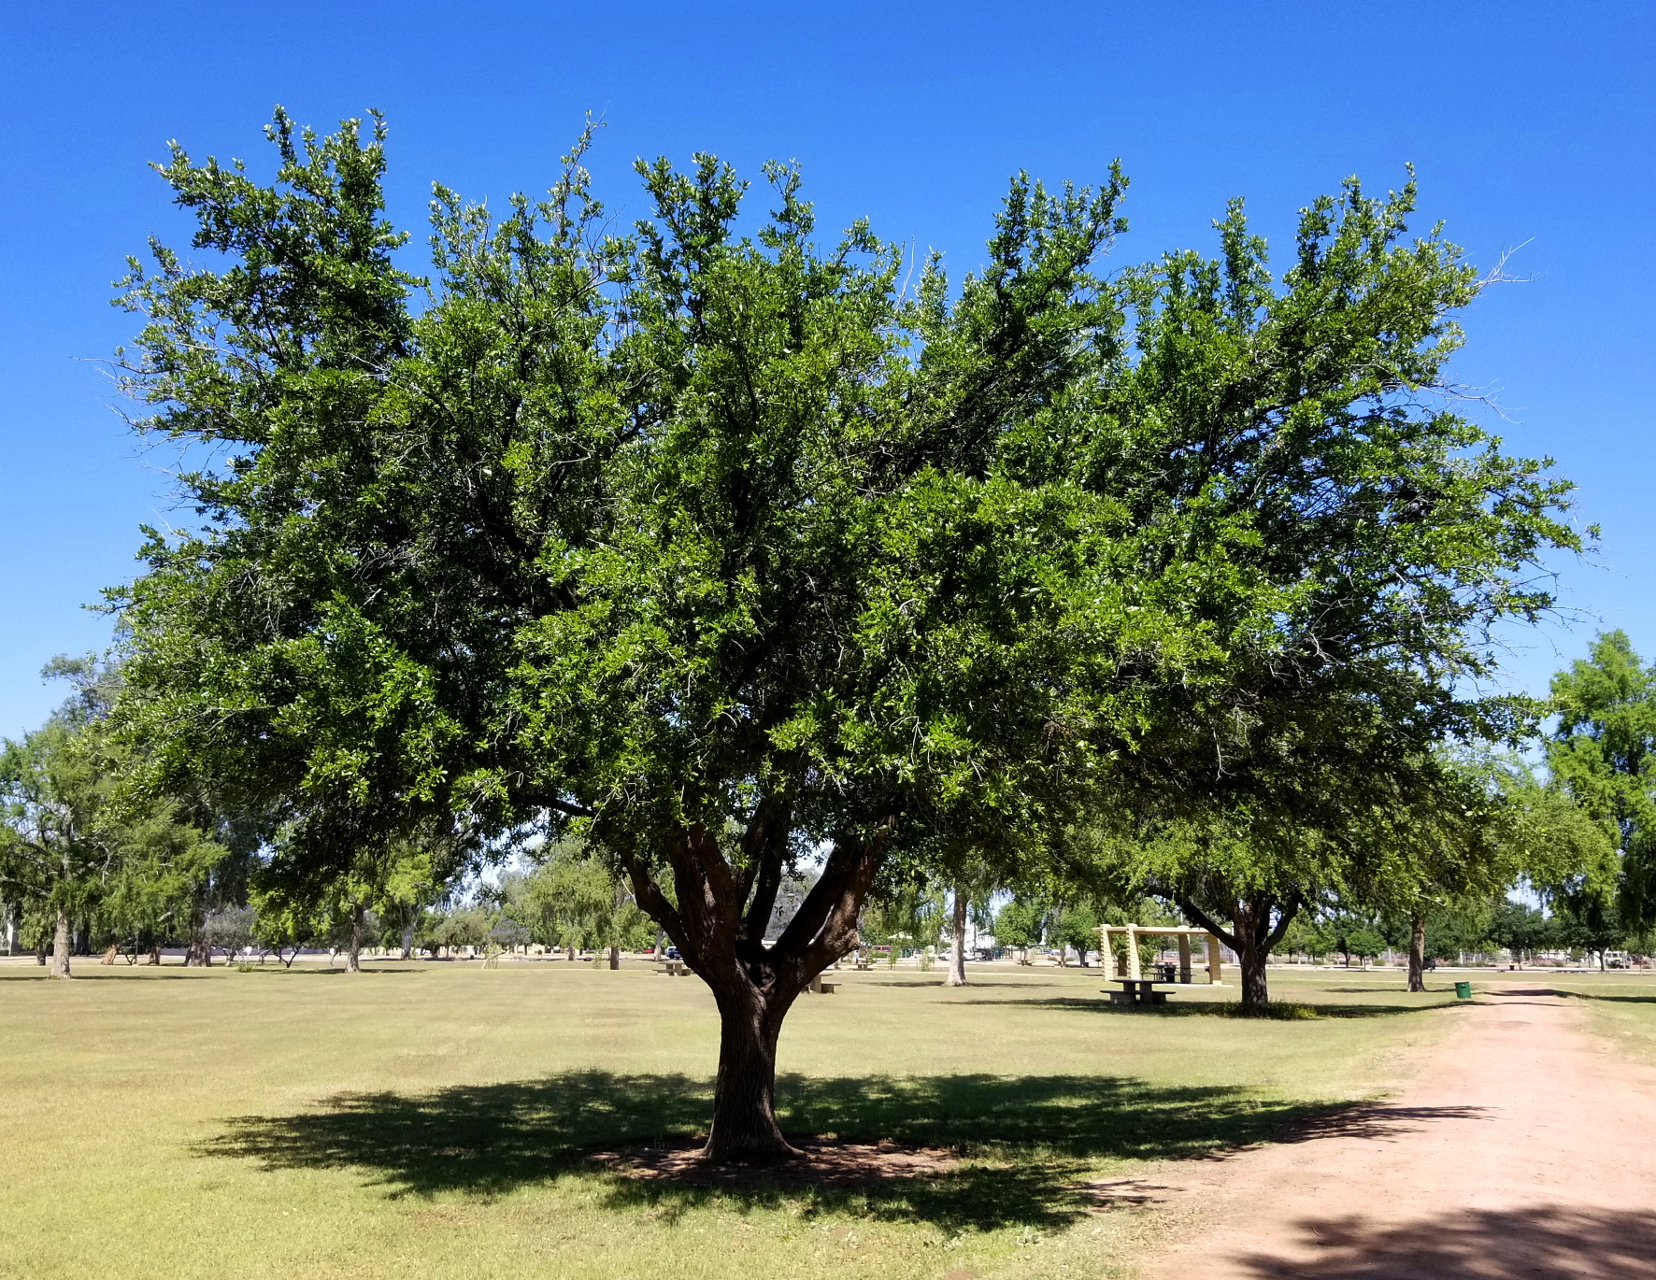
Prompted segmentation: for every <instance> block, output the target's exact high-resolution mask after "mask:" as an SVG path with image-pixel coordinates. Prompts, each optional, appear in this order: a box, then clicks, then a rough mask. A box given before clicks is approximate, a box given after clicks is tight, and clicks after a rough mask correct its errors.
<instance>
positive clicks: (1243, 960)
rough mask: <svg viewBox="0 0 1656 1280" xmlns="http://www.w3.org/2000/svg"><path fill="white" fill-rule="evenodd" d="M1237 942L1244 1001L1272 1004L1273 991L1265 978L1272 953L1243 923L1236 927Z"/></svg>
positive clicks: (1237, 959) (1254, 1003)
mask: <svg viewBox="0 0 1656 1280" xmlns="http://www.w3.org/2000/svg"><path fill="white" fill-rule="evenodd" d="M1236 943H1237V945H1236V947H1235V951H1236V963H1237V967H1238V968H1239V969H1240V970H1241V971H1242V1003H1243V1004H1244V1005H1266V1004H1270V1003H1271V992H1270V988H1269V986H1268V984H1267V982H1266V978H1265V961H1266V959H1267V957H1268V956H1269V954H1270V953H1269V952H1267V951H1265V950H1264V949H1263V948H1261V947H1260V946H1259V944H1258V943H1257V942H1255V940H1254V936H1253V931H1252V930H1251V929H1244V928H1242V927H1241V925H1238V926H1237V929H1236Z"/></svg>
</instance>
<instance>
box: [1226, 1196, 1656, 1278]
mask: <svg viewBox="0 0 1656 1280" xmlns="http://www.w3.org/2000/svg"><path fill="white" fill-rule="evenodd" d="M1297 1225H1298V1227H1299V1229H1300V1232H1301V1234H1302V1238H1303V1242H1304V1244H1306V1245H1307V1246H1309V1247H1310V1248H1311V1249H1312V1250H1314V1252H1315V1260H1314V1261H1313V1262H1311V1263H1310V1264H1308V1266H1307V1268H1306V1269H1304V1270H1302V1269H1300V1268H1298V1267H1295V1266H1294V1265H1293V1264H1292V1263H1289V1262H1286V1261H1285V1260H1284V1259H1282V1258H1280V1257H1277V1256H1274V1255H1266V1254H1255V1255H1252V1256H1247V1257H1244V1258H1242V1259H1241V1260H1240V1261H1241V1264H1242V1266H1243V1268H1244V1269H1245V1270H1246V1272H1247V1274H1249V1275H1257V1276H1282V1275H1299V1274H1315V1275H1317V1276H1319V1277H1322V1278H1323V1280H1419V1277H1422V1276H1481V1277H1485V1278H1486V1280H1520V1278H1521V1280H1536V1277H1543V1278H1544V1280H1545V1278H1550V1277H1563V1276H1572V1277H1588V1278H1591V1280H1623V1278H1624V1277H1631V1276H1650V1275H1656V1262H1653V1261H1652V1259H1656V1213H1639V1212H1617V1211H1612V1210H1590V1209H1589V1210H1582V1209H1568V1208H1563V1207H1559V1206H1553V1205H1536V1206H1533V1207H1529V1208H1525V1209H1522V1210H1510V1211H1507V1210H1493V1209H1481V1210H1470V1211H1467V1212H1464V1213H1459V1214H1454V1215H1440V1216H1438V1217H1434V1218H1432V1219H1431V1220H1430V1221H1425V1222H1414V1223H1408V1224H1404V1225H1401V1226H1399V1225H1396V1224H1384V1223H1371V1222H1369V1221H1367V1220H1365V1219H1364V1218H1361V1217H1349V1218H1336V1219H1326V1220H1320V1221H1305V1222H1301V1223H1299V1224H1297Z"/></svg>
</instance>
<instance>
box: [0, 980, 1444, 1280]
mask: <svg viewBox="0 0 1656 1280" xmlns="http://www.w3.org/2000/svg"><path fill="white" fill-rule="evenodd" d="M80 972H81V973H82V974H83V975H84V976H82V977H80V978H77V979H76V980H75V981H73V982H70V983H67V984H62V983H52V982H49V981H45V980H42V979H38V978H37V974H38V973H39V970H37V969H36V968H35V967H34V966H33V965H32V964H22V965H14V964H0V1082H3V1083H0V1089H3V1094H0V1097H3V1098H4V1107H3V1109H0V1179H3V1185H4V1193H3V1195H4V1199H3V1202H0V1203H3V1205H4V1210H3V1211H0V1275H5V1276H39V1275H51V1274H78V1275H83V1276H134V1277H148V1276H156V1275H169V1276H202V1277H215V1280H216V1278H218V1277H222V1276H225V1275H235V1276H238V1277H241V1276H271V1277H278V1276H279V1277H283V1278H284V1280H291V1278H292V1277H295V1276H357V1275H360V1276H365V1277H366V1276H373V1277H381V1276H384V1277H395V1276H409V1277H421V1278H422V1280H426V1278H429V1277H436V1276H442V1277H444V1280H449V1278H450V1277H470V1276H479V1277H481V1276H500V1275H507V1274H512V1275H536V1276H541V1275H545V1276H557V1277H572V1278H582V1277H592V1278H593V1280H599V1278H602V1280H627V1278H628V1277H639V1278H640V1280H643V1278H648V1280H688V1278H693V1277H728V1276H744V1277H746V1276H763V1277H767V1278H769V1277H786V1276H802V1277H803V1276H812V1277H815V1276H822V1275H830V1274H831V1275H834V1276H846V1277H863V1276H866V1277H870V1280H873V1278H875V1277H878V1278H880V1280H905V1278H906V1277H927V1278H930V1277H941V1276H945V1275H948V1274H950V1273H951V1272H967V1271H970V1272H973V1273H975V1274H976V1276H978V1277H981V1278H982V1280H991V1278H992V1277H996V1276H1003V1275H1004V1276H1020V1277H1022V1276H1029V1277H1043V1276H1062V1275H1071V1274H1073V1275H1087V1276H1097V1275H1107V1274H1111V1273H1112V1272H1117V1271H1121V1270H1122V1269H1124V1268H1128V1267H1130V1264H1131V1259H1132V1257H1133V1255H1134V1254H1135V1252H1137V1251H1138V1250H1139V1249H1140V1248H1141V1247H1142V1246H1143V1245H1144V1244H1145V1242H1146V1241H1147V1240H1150V1239H1152V1238H1154V1236H1155V1234H1156V1233H1157V1232H1158V1231H1159V1230H1161V1229H1162V1228H1161V1226H1160V1225H1159V1219H1158V1218H1157V1217H1156V1215H1154V1214H1153V1213H1147V1212H1146V1211H1144V1210H1142V1209H1139V1208H1134V1207H1132V1205H1133V1200H1134V1196H1135V1193H1134V1192H1133V1190H1132V1180H1134V1179H1139V1178H1147V1177H1148V1178H1152V1179H1153V1177H1154V1173H1155V1170H1156V1169H1157V1167H1158V1164H1159V1162H1162V1161H1167V1160H1179V1159H1185V1158H1189V1157H1193V1156H1199V1155H1202V1154H1204V1153H1207V1152H1210V1151H1213V1150H1217V1149H1224V1148H1227V1147H1232V1146H1235V1145H1238V1144H1245V1143H1251V1142H1257V1141H1264V1140H1269V1139H1270V1138H1271V1137H1272V1136H1273V1135H1275V1134H1281V1133H1286V1132H1289V1131H1291V1130H1292V1129H1293V1127H1294V1126H1295V1125H1298V1124H1303V1123H1305V1122H1307V1121H1309V1120H1312V1119H1315V1118H1316V1117H1318V1116H1321V1115H1325V1114H1327V1112H1328V1110H1329V1109H1330V1106H1331V1105H1334V1104H1339V1103H1342V1102H1345V1101H1349V1100H1351V1099H1355V1098H1359V1097H1364V1096H1372V1095H1373V1094H1375V1093H1376V1092H1379V1091H1382V1090H1384V1089H1386V1088H1387V1087H1389V1086H1390V1085H1391V1084H1392V1083H1394V1082H1395V1081H1396V1080H1397V1079H1398V1078H1399V1076H1400V1074H1401V1073H1403V1072H1404V1071H1406V1070H1407V1065H1408V1058H1409V1051H1410V1049H1411V1048H1413V1047H1416V1046H1420V1045H1423V1044H1427V1043H1430V1042H1432V1041H1434V1040H1436V1039H1437V1038H1438V1037H1439V1036H1441V1035H1442V1034H1443V1033H1444V1032H1445V1031H1446V1030H1447V1029H1448V1028H1449V1026H1450V1025H1451V1024H1452V1021H1453V1017H1454V1015H1453V1013H1452V1012H1435V1011H1434V1010H1435V1009H1436V1008H1437V1007H1438V1006H1440V1005H1442V1004H1444V1003H1445V1002H1448V1003H1453V992H1452V988H1450V985H1449V983H1446V982H1445V983H1441V984H1439V985H1441V986H1442V987H1443V988H1444V989H1442V990H1437V991H1433V992H1429V993H1427V994H1425V995H1423V996H1409V995H1407V994H1406V993H1404V992H1402V991H1400V990H1398V989H1397V988H1398V986H1399V983H1400V977H1399V975H1397V974H1396V973H1391V974H1385V975H1380V974H1361V973H1356V972H1353V973H1351V974H1345V973H1327V972H1321V973H1297V972H1292V971H1288V972H1282V973H1273V976H1272V987H1273V995H1275V996H1276V997H1277V998H1278V999H1279V1000H1283V1001H1286V1002H1289V1003H1290V1004H1291V1005H1293V1006H1296V1007H1299V1008H1301V1009H1303V1010H1305V1011H1312V1010H1314V1011H1316V1012H1318V1013H1319V1014H1320V1015H1321V1016H1316V1017H1311V1018H1305V1017H1303V1016H1300V1017H1296V1018H1294V1019H1292V1020H1274V1019H1240V1018H1234V1017H1228V1016H1212V1015H1214V1014H1221V1013H1224V1012H1228V1007H1227V1006H1228V1004H1229V1002H1231V1001H1234V998H1235V990H1234V988H1227V989H1224V990H1221V991H1210V990H1209V989H1207V988H1203V987H1192V988H1189V989H1186V990H1181V991H1180V992H1178V993H1177V994H1176V995H1175V996H1174V997H1173V1002H1172V1003H1171V1004H1170V1005H1169V1006H1167V1007H1166V1009H1157V1010H1133V1009H1117V1008H1114V1007H1112V1006H1110V1005H1108V1004H1106V1003H1104V1000H1105V998H1104V996H1103V995H1102V994H1100V992H1099V987H1100V986H1101V985H1103V982H1102V979H1101V976H1100V974H1099V973H1098V971H1097V970H1096V969H1094V970H1074V969H1071V970H1059V969H1054V968H1017V967H1014V966H993V967H980V968H978V969H976V970H975V971H974V973H973V978H974V982H973V984H972V985H971V986H968V987H966V988H964V989H959V990H950V989H948V988H945V987H942V986H940V985H938V979H939V978H940V977H941V974H936V973H933V974H927V975H921V974H918V973H915V972H913V971H904V970H897V971H895V972H894V971H891V970H885V969H876V970H874V971H871V972H867V973H856V972H848V973H845V974H843V975H841V976H842V978H843V982H844V985H843V986H842V987H841V988H840V991H839V992H838V993H837V994H835V995H833V996H826V997H824V996H809V997H805V998H803V999H802V1000H801V1001H800V1003H799V1005H798V1006H797V1007H796V1008H795V1010H794V1012H793V1014H792V1015H791V1016H790V1018H789V1021H788V1025H787V1028H786V1030H785V1031H784V1033H783V1042H782V1050H781V1069H782V1073H783V1079H782V1080H781V1082H780V1088H779V1106H780V1109H781V1111H782V1116H783V1122H784V1126H785V1127H786V1128H788V1129H789V1130H790V1131H791V1132H795V1133H801V1134H805V1133H833V1134H837V1135H839V1136H840V1137H842V1138H882V1137H883V1138H890V1139H893V1140H895V1141H898V1142H902V1143H912V1144H916V1145H922V1146H934V1147H946V1148H948V1149H951V1150H953V1151H956V1152H958V1153H959V1156H960V1163H959V1164H958V1165H956V1166H955V1168H954V1169H953V1170H952V1171H951V1172H949V1173H948V1174H946V1175H943V1176H941V1177H937V1178H931V1179H919V1180H914V1181H910V1182H906V1183H891V1184H885V1185H882V1186H879V1187H876V1188H861V1189H857V1188H840V1189H837V1190H817V1191H812V1192H787V1193H784V1192H780V1191H776V1190H765V1189H759V1190H755V1191H728V1190H727V1191H713V1190H705V1189H694V1188H684V1187H677V1186H670V1185H662V1184H651V1185H639V1184H634V1183H629V1182H626V1181H623V1180H620V1179H617V1178H615V1177H614V1176H612V1175H609V1174H602V1173H599V1172H597V1171H595V1169H594V1167H593V1166H592V1165H591V1164H590V1163H589V1162H588V1161H587V1159H586V1152H587V1150H589V1149H590V1148H592V1147H593V1146H594V1145H595V1144H608V1145H616V1144H622V1145H624V1144H627V1143H637V1142H645V1141H649V1140H652V1139H658V1138H664V1137H674V1136H680V1137H683V1136H689V1135H693V1134H695V1133H696V1132H698V1131H699V1130H700V1128H701V1126H702V1125H704V1124H705V1121H706V1117H707V1111H708V1098H709V1096H710V1083H709V1082H710V1080H711V1077H712V1073H713V1069H714V1066H715V1061H716V1054H717V1026H716V1022H715V1020H714V1013H713V1006H712V1000H711V998H710V997H709V995H708V993H707V991H706V989H705V988H704V987H702V986H701V984H700V983H699V982H697V981H696V980H695V979H693V978H683V979H679V978H665V977H658V976H657V975H656V974H655V973H654V972H653V970H652V969H651V967H650V966H648V965H636V964H635V965H631V966H630V967H629V968H626V969H623V970H622V971H621V972H619V973H609V972H607V971H603V970H594V969H592V968H591V967H589V966H587V965H574V966H571V965H567V964H564V963H562V962H540V963H534V964H525V965H518V966H515V967H514V966H511V965H507V966H503V967H501V968H499V969H491V970H485V969H483V968H482V967H481V966H480V965H467V964H413V965H383V966H380V967H379V968H377V969H373V968H371V969H370V971H369V972H366V973H364V974H362V975H360V976H358V977H354V978H353V977H350V976H347V975H345V974H343V973H336V972H328V971H323V970H321V969H319V968H315V967H312V968H306V967H304V964H303V962H302V963H301V965H300V966H298V967H296V968H295V969H294V970H293V971H291V972H282V971H274V970H270V969H267V970H266V971H264V972H256V973H237V972H235V971H234V970H228V969H224V968H218V969H214V970H211V971H209V972H206V973H201V972H195V971H191V972H186V971H184V970H182V969H177V968H164V969H162V970H160V971H155V970H146V969H143V968H138V969H125V968H119V967H118V968H115V969H106V968H101V967H98V966H95V965H91V966H86V967H83V968H82V969H81V970H80ZM1089 1184H1093V1185H1089ZM1097 1184H1107V1185H1105V1186H1104V1188H1103V1189H1102V1190H1101V1189H1100V1186H1099V1185H1097Z"/></svg>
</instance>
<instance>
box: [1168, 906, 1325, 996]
mask: <svg viewBox="0 0 1656 1280" xmlns="http://www.w3.org/2000/svg"><path fill="white" fill-rule="evenodd" d="M1178 903H1179V908H1180V910H1182V911H1183V912H1184V913H1185V918H1186V919H1187V920H1191V921H1193V922H1195V923H1196V924H1197V925H1199V926H1201V927H1202V928H1203V929H1206V930H1207V931H1208V932H1209V933H1211V934H1213V935H1214V936H1215V937H1216V938H1218V939H1219V940H1220V941H1221V942H1223V943H1224V944H1225V945H1227V946H1228V947H1230V949H1231V950H1232V951H1234V952H1236V963H1237V966H1238V967H1239V968H1240V969H1241V971H1242V1004H1243V1007H1244V1008H1253V1007H1257V1006H1261V1005H1266V1004H1269V1003H1270V1002H1271V994H1270V990H1269V988H1268V987H1267V985H1266V980H1265V962H1266V961H1267V960H1268V959H1269V958H1270V955H1271V951H1272V949H1273V948H1274V947H1275V946H1276V945H1277V943H1279V942H1281V941H1282V937H1283V935H1284V934H1285V933H1287V932H1288V926H1289V925H1290V924H1292V923H1293V921H1294V917H1295V916H1296V915H1298V914H1299V909H1300V906H1301V901H1300V899H1299V897H1298V896H1297V895H1292V896H1290V897H1289V898H1288V900H1287V901H1286V902H1284V903H1282V904H1280V906H1279V904H1278V903H1277V902H1276V900H1275V899H1274V898H1272V897H1271V896H1270V895H1268V894H1256V895H1254V896H1252V897H1249V898H1237V899H1233V900H1232V902H1231V904H1230V917H1231V929H1230V931H1229V932H1227V931H1226V930H1225V929H1224V928H1223V927H1222V926H1221V925H1220V924H1219V923H1218V922H1217V921H1216V920H1215V919H1214V918H1213V917H1212V916H1210V915H1209V914H1208V913H1207V912H1205V911H1203V910H1202V909H1201V908H1200V907H1198V906H1197V905H1196V903H1195V902H1193V901H1192V900H1191V899H1190V898H1189V897H1183V896H1181V897H1180V898H1179V899H1178ZM1273 910H1275V911H1276V912H1277V921H1276V925H1275V927H1274V928H1273V927H1272V925H1271V912H1272V911H1273Z"/></svg>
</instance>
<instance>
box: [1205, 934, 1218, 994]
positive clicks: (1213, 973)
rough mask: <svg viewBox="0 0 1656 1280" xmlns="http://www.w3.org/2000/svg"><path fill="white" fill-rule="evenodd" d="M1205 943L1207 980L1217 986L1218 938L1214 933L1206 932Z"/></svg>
mask: <svg viewBox="0 0 1656 1280" xmlns="http://www.w3.org/2000/svg"><path fill="white" fill-rule="evenodd" d="M1207 944H1208V946H1207V952H1208V964H1207V968H1208V981H1209V982H1211V983H1213V984H1214V985H1215V986H1217V985H1219V966H1220V959H1219V939H1218V937H1217V936H1216V935H1214V934H1211V933H1210V934H1208V936H1207Z"/></svg>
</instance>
